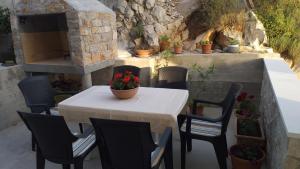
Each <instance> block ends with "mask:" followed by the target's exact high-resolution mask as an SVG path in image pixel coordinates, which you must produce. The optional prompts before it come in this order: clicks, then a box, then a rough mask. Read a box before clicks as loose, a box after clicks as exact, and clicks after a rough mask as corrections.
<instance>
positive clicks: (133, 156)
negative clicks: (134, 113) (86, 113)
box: [91, 118, 156, 169]
mask: <svg viewBox="0 0 300 169" xmlns="http://www.w3.org/2000/svg"><path fill="white" fill-rule="evenodd" d="M91 122H92V124H93V126H94V128H95V132H96V142H97V144H98V148H99V152H100V156H101V162H102V168H103V169H111V168H113V169H129V168H130V169H150V168H151V152H152V151H153V150H154V149H155V147H156V146H155V144H154V142H153V140H152V136H151V131H150V124H149V123H142V122H128V121H116V120H103V119H94V118H92V119H91Z"/></svg>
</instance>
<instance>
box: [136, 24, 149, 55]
mask: <svg viewBox="0 0 300 169" xmlns="http://www.w3.org/2000/svg"><path fill="white" fill-rule="evenodd" d="M133 33H134V35H135V37H136V38H135V40H134V44H135V54H136V56H137V57H149V56H151V54H152V49H149V47H148V46H147V45H146V44H145V43H144V25H143V24H142V23H141V22H139V23H137V25H136V26H135V27H134V28H133Z"/></svg>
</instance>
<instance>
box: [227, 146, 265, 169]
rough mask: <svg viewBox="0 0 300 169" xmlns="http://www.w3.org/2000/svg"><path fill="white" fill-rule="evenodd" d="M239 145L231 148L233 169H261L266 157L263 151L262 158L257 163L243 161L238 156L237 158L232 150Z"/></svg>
mask: <svg viewBox="0 0 300 169" xmlns="http://www.w3.org/2000/svg"><path fill="white" fill-rule="evenodd" d="M237 146H239V145H234V146H232V147H231V148H230V156H231V163H232V168H233V169H260V168H261V165H262V163H263V160H264V159H265V157H266V155H265V152H264V151H263V150H261V153H262V157H261V158H260V159H259V160H256V161H255V162H253V161H249V160H244V159H241V158H239V157H237V156H235V155H234V154H233V153H232V150H233V149H234V148H236V147H237Z"/></svg>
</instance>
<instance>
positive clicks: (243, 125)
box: [236, 118, 265, 148]
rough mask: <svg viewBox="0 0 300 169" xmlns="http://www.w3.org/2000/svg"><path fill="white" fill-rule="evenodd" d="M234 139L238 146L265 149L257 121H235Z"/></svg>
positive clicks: (262, 134)
mask: <svg viewBox="0 0 300 169" xmlns="http://www.w3.org/2000/svg"><path fill="white" fill-rule="evenodd" d="M236 125H237V127H236V128H237V131H236V138H237V142H238V143H239V144H247V145H256V146H260V147H262V148H264V147H265V136H264V132H263V129H262V126H261V122H260V120H259V119H250V118H245V119H237V123H236Z"/></svg>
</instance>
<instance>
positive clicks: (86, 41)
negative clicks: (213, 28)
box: [11, 0, 117, 67]
mask: <svg viewBox="0 0 300 169" xmlns="http://www.w3.org/2000/svg"><path fill="white" fill-rule="evenodd" d="M14 9H15V11H14V12H13V13H12V17H11V21H12V32H13V38H14V47H15V53H16V56H17V62H18V63H24V58H23V57H24V55H23V51H22V43H21V36H20V29H19V24H18V22H19V21H18V16H24V15H25V16H26V15H43V14H57V13H65V14H66V22H67V26H68V42H69V48H70V55H71V58H72V62H73V64H75V65H78V66H81V67H85V66H86V65H90V64H94V63H98V62H101V61H104V60H112V59H114V58H115V57H116V56H117V31H116V15H115V13H114V12H113V11H112V10H111V9H109V8H108V7H106V6H104V5H103V4H101V2H98V1H97V0H47V1H44V0H16V2H15V6H14Z"/></svg>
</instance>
